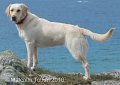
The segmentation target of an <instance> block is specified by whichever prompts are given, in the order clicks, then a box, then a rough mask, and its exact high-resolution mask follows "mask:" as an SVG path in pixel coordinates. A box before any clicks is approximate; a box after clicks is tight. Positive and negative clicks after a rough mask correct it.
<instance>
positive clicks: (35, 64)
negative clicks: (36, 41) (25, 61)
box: [31, 47, 38, 71]
mask: <svg viewBox="0 0 120 85" xmlns="http://www.w3.org/2000/svg"><path fill="white" fill-rule="evenodd" d="M37 57H38V55H37V47H34V54H33V66H32V67H31V70H33V71H34V70H35V69H36V66H37V64H38V58H37Z"/></svg>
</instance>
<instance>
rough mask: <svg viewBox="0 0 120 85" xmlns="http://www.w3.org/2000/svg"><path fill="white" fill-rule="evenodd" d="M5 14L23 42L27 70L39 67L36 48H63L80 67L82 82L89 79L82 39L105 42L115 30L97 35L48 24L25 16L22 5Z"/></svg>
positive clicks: (85, 46) (25, 9)
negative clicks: (81, 69) (60, 46)
mask: <svg viewBox="0 0 120 85" xmlns="http://www.w3.org/2000/svg"><path fill="white" fill-rule="evenodd" d="M6 14H7V15H8V16H10V18H11V20H12V21H13V22H15V24H16V26H17V30H18V32H19V36H20V37H21V38H22V39H23V40H24V41H25V44H26V47H27V54H28V63H27V66H28V67H29V68H31V69H32V70H34V69H35V67H36V65H37V63H38V58H37V48H38V47H40V48H46V47H50V46H56V45H65V47H66V48H67V49H68V50H69V52H70V53H71V54H72V56H73V57H74V58H75V59H76V60H77V61H79V62H80V63H81V64H82V65H83V68H84V70H85V76H84V77H83V78H84V79H89V78H90V72H89V64H88V62H87V59H86V52H87V49H88V46H87V42H86V39H85V36H86V35H87V36H89V37H90V38H92V39H93V40H96V41H100V42H102V41H105V40H107V39H108V38H109V37H110V36H111V35H112V32H113V30H114V29H113V28H111V29H110V30H109V31H108V32H107V33H105V34H97V33H93V32H91V31H90V30H87V29H84V28H80V27H78V26H74V25H70V24H65V23H57V22H50V21H48V20H46V19H43V18H39V17H38V16H36V15H35V14H32V13H31V12H28V8H27V6H26V5H25V4H10V5H9V6H8V7H7V9H6Z"/></svg>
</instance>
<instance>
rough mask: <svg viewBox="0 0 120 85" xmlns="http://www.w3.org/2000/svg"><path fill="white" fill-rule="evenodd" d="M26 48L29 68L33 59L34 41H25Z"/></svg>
mask: <svg viewBox="0 0 120 85" xmlns="http://www.w3.org/2000/svg"><path fill="white" fill-rule="evenodd" d="M25 43H26V48H27V56H28V62H27V67H28V68H31V66H32V61H33V55H34V43H33V42H28V41H26V42H25Z"/></svg>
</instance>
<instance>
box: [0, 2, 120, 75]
mask: <svg viewBox="0 0 120 85" xmlns="http://www.w3.org/2000/svg"><path fill="white" fill-rule="evenodd" d="M10 3H24V4H26V5H28V8H29V11H31V12H32V13H34V14H36V15H38V16H40V17H42V18H45V19H47V20H49V21H54V22H63V23H69V24H73V25H79V26H80V27H83V28H86V29H89V30H91V31H93V32H97V33H105V32H106V31H107V30H108V29H109V28H110V27H115V28H116V29H115V32H114V34H113V36H112V37H111V39H109V40H108V41H106V42H95V41H93V40H91V39H90V38H89V37H87V39H88V43H89V52H88V54H87V59H88V61H89V64H90V69H91V72H92V73H97V72H107V71H113V70H116V69H120V0H0V51H3V50H7V49H9V50H12V51H14V52H15V53H16V54H17V56H18V57H19V58H20V59H27V52H26V47H25V44H24V42H23V40H21V39H20V38H19V36H18V32H17V29H16V27H15V25H14V24H13V22H11V21H10V19H9V18H8V17H7V16H6V15H5V9H6V7H7V6H8V5H9V4H10ZM38 67H40V68H45V69H48V70H51V71H57V72H84V70H83V68H82V66H81V64H79V63H78V62H76V61H75V60H74V59H73V57H72V56H71V55H70V54H69V52H68V50H67V49H66V48H65V47H64V46H57V47H50V48H41V49H39V65H38Z"/></svg>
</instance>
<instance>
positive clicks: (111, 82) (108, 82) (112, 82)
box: [92, 80, 120, 85]
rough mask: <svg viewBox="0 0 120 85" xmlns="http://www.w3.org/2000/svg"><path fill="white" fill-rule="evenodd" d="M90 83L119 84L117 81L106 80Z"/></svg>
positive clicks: (94, 84) (96, 84)
mask: <svg viewBox="0 0 120 85" xmlns="http://www.w3.org/2000/svg"><path fill="white" fill-rule="evenodd" d="M92 85H120V82H119V81H113V80H107V81H99V82H98V81H93V82H92Z"/></svg>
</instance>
